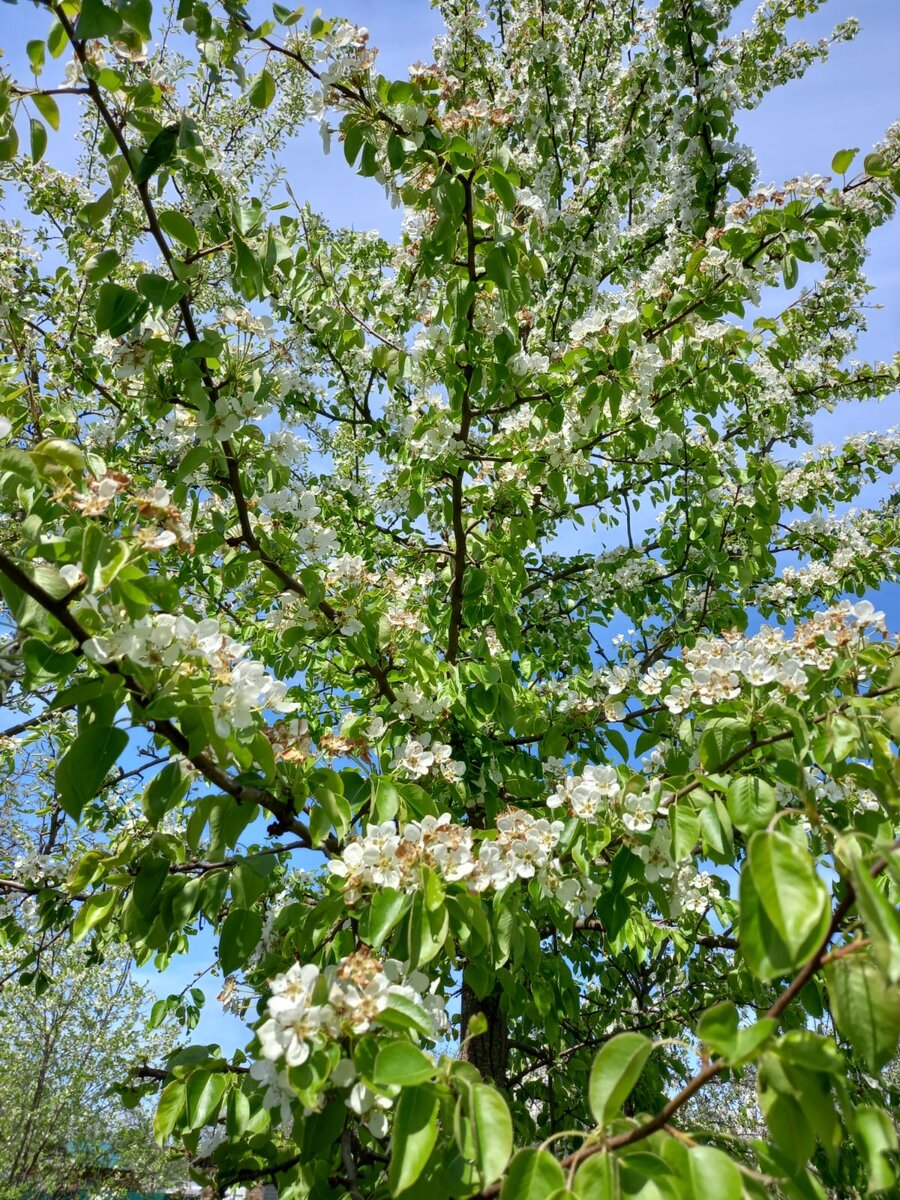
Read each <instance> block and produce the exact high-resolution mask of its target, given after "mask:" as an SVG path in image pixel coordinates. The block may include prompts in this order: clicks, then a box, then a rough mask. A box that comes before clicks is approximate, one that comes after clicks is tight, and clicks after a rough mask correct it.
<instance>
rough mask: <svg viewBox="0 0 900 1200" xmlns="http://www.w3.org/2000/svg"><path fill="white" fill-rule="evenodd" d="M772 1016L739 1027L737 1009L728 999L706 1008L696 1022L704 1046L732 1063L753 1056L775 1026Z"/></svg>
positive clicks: (738, 1062)
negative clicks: (748, 1025)
mask: <svg viewBox="0 0 900 1200" xmlns="http://www.w3.org/2000/svg"><path fill="white" fill-rule="evenodd" d="M777 1024H778V1023H777V1021H774V1020H773V1019H772V1018H771V1017H761V1018H760V1019H759V1020H758V1021H756V1022H755V1023H754V1024H753V1025H751V1026H750V1027H749V1028H748V1029H740V1028H739V1027H738V1026H739V1018H738V1011H737V1009H736V1008H735V1006H734V1005H733V1004H732V1003H731V1001H730V1000H724V1001H723V1002H722V1003H721V1004H716V1005H714V1006H713V1007H712V1008H708V1009H707V1010H706V1012H705V1013H704V1014H703V1016H702V1017H701V1018H700V1022H699V1024H698V1026H697V1036H698V1037H699V1038H700V1040H701V1041H702V1042H703V1043H704V1044H705V1045H706V1047H707V1048H708V1049H709V1050H711V1051H712V1052H713V1054H716V1055H718V1056H719V1057H720V1058H722V1059H724V1060H725V1062H727V1063H729V1064H730V1065H732V1066H738V1065H739V1064H740V1063H742V1062H746V1061H747V1060H748V1059H750V1058H753V1057H755V1055H756V1053H757V1051H758V1050H759V1049H760V1048H761V1047H762V1046H763V1045H765V1043H766V1042H767V1041H768V1040H769V1038H770V1037H771V1036H772V1034H773V1033H774V1032H775V1029H776V1027H777Z"/></svg>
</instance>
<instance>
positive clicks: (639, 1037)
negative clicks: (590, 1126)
mask: <svg viewBox="0 0 900 1200" xmlns="http://www.w3.org/2000/svg"><path fill="white" fill-rule="evenodd" d="M652 1049H653V1043H652V1042H651V1041H650V1039H649V1038H646V1037H644V1035H643V1034H642V1033H619V1034H617V1035H616V1036H615V1037H613V1038H610V1039H609V1041H608V1042H607V1043H606V1045H605V1046H603V1047H602V1048H601V1049H600V1051H599V1053H598V1054H597V1056H596V1058H595V1059H594V1065H593V1066H592V1067H591V1078H590V1084H589V1091H588V1095H589V1099H590V1105H591V1112H592V1113H593V1114H594V1120H595V1121H596V1122H597V1124H598V1125H601V1126H602V1125H607V1124H608V1123H609V1122H610V1121H611V1120H612V1119H613V1117H615V1116H616V1115H617V1114H618V1112H619V1110H620V1109H621V1107H622V1105H623V1104H624V1103H625V1101H626V1099H627V1098H628V1096H629V1094H630V1093H631V1089H632V1088H633V1087H634V1085H635V1084H636V1083H637V1081H638V1079H639V1078H640V1074H641V1071H642V1070H643V1069H644V1063H645V1062H646V1061H647V1059H648V1058H649V1057H650V1051H651V1050H652Z"/></svg>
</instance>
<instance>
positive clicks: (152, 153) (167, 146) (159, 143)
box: [134, 125, 180, 183]
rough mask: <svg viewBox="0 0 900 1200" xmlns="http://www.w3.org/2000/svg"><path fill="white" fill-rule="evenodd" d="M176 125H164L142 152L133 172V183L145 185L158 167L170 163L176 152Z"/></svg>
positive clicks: (177, 130)
mask: <svg viewBox="0 0 900 1200" xmlns="http://www.w3.org/2000/svg"><path fill="white" fill-rule="evenodd" d="M179 130H180V127H179V126H178V125H166V127H165V128H164V129H161V130H160V131H159V133H158V134H157V135H156V137H155V138H153V140H152V141H151V142H150V144H149V146H147V148H146V149H145V150H144V153H143V155H142V156H141V161H140V162H139V163H138V165H137V167H136V168H135V171H134V180H135V183H146V182H147V180H148V179H149V178H150V177H151V175H153V174H155V173H156V172H157V171H158V170H159V169H160V167H164V166H165V165H166V163H168V162H171V160H172V159H173V158H174V157H175V154H176V152H177V150H178V134H179Z"/></svg>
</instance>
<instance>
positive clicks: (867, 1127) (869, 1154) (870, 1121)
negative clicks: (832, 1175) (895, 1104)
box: [852, 1105, 897, 1195]
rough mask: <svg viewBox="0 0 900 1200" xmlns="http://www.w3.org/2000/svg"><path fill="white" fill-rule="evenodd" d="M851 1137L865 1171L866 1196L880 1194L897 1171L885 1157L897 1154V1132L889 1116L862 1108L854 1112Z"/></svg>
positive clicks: (885, 1113)
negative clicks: (866, 1172)
mask: <svg viewBox="0 0 900 1200" xmlns="http://www.w3.org/2000/svg"><path fill="white" fill-rule="evenodd" d="M852 1127H853V1137H854V1141H855V1142H856V1144H857V1145H858V1146H859V1148H860V1150H861V1151H862V1154H863V1157H864V1158H865V1160H866V1165H867V1167H868V1175H869V1179H868V1187H867V1189H866V1194H867V1195H871V1194H872V1192H884V1191H886V1190H887V1189H888V1188H889V1187H891V1186H892V1185H893V1184H894V1183H895V1182H896V1179H897V1171H896V1169H895V1167H894V1165H893V1163H891V1161H890V1159H889V1158H888V1155H894V1154H896V1152H897V1130H896V1128H895V1125H894V1122H893V1121H892V1119H891V1115H890V1114H889V1113H887V1112H885V1110H884V1109H883V1108H876V1107H875V1106H874V1105H864V1106H861V1107H860V1108H857V1109H854V1112H853V1126H852Z"/></svg>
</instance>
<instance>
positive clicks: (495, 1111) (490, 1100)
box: [466, 1083, 513, 1187]
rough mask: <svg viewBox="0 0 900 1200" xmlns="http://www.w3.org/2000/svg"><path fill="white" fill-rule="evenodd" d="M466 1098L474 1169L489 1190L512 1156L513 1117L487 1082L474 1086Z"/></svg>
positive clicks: (503, 1101) (497, 1093)
mask: <svg viewBox="0 0 900 1200" xmlns="http://www.w3.org/2000/svg"><path fill="white" fill-rule="evenodd" d="M467 1099H468V1103H467V1105H466V1108H467V1111H468V1115H469V1118H470V1120H471V1122H472V1142H473V1149H474V1154H475V1157H474V1162H475V1169H476V1170H477V1171H478V1174H479V1176H480V1177H481V1182H482V1185H483V1186H484V1187H488V1186H489V1185H490V1184H491V1183H493V1182H494V1180H495V1179H499V1178H500V1176H501V1175H502V1174H503V1171H504V1169H505V1168H506V1164H507V1163H508V1162H509V1156H510V1155H511V1154H512V1150H513V1126H512V1117H511V1116H510V1115H509V1109H508V1108H507V1106H506V1101H505V1100H504V1099H503V1097H502V1096H501V1095H500V1093H499V1092H498V1091H497V1090H496V1089H495V1088H492V1087H490V1086H489V1085H488V1084H486V1083H476V1084H473V1085H472V1087H471V1088H470V1089H469V1095H468V1098H467Z"/></svg>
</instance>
